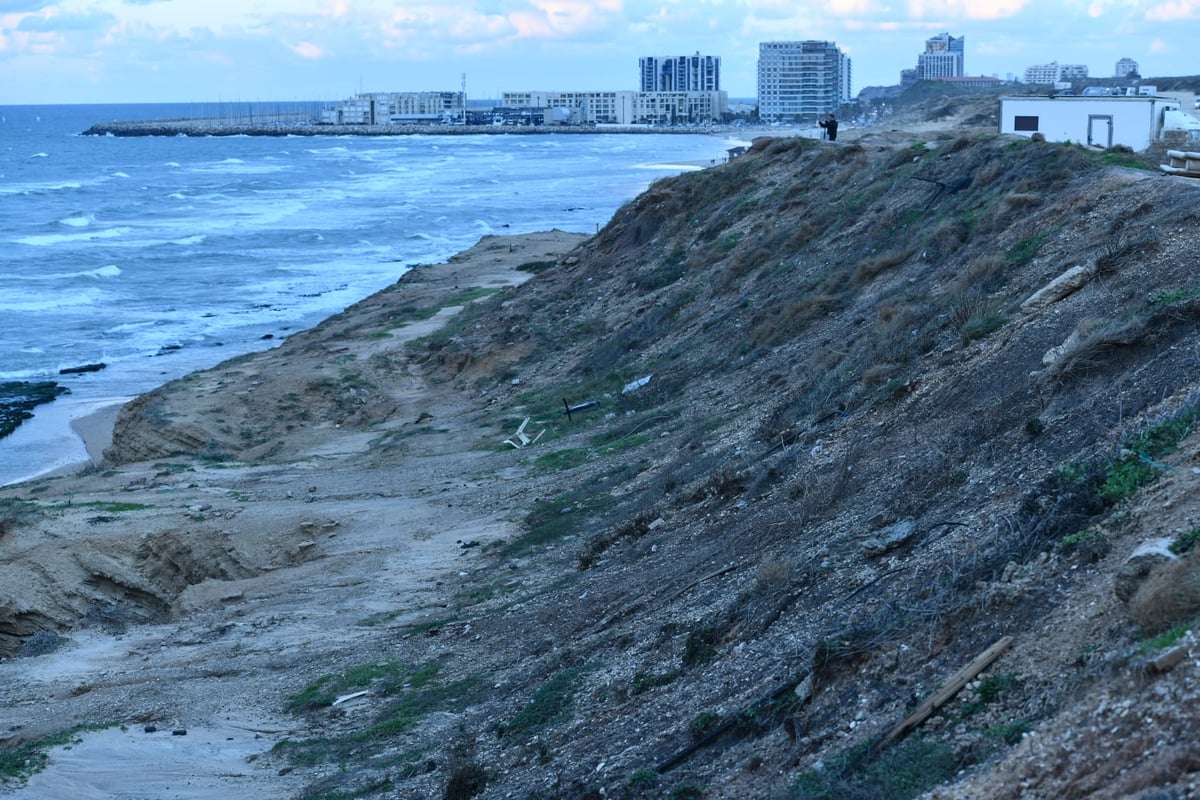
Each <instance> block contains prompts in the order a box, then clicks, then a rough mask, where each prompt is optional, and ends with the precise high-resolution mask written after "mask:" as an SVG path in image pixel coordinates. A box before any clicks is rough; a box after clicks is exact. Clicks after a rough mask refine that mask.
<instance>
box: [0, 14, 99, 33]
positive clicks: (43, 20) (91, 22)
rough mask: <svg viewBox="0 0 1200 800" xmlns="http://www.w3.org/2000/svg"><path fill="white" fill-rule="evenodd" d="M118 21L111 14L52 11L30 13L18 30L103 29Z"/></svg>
mask: <svg viewBox="0 0 1200 800" xmlns="http://www.w3.org/2000/svg"><path fill="white" fill-rule="evenodd" d="M115 21H116V17H114V16H112V15H111V14H105V13H94V14H64V13H61V12H58V11H50V12H47V13H45V14H29V15H28V16H25V17H23V18H22V19H21V21H20V22H19V23H18V24H17V30H18V31H27V32H30V33H59V32H67V31H102V30H104V29H105V28H107V27H108V26H109V25H111V24H113V23H114V22H115Z"/></svg>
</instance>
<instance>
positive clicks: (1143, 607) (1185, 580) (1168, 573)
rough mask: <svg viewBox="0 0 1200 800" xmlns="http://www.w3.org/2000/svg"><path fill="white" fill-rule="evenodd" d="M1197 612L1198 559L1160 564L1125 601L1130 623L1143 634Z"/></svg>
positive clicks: (1199, 602) (1199, 605)
mask: <svg viewBox="0 0 1200 800" xmlns="http://www.w3.org/2000/svg"><path fill="white" fill-rule="evenodd" d="M1198 612H1200V556H1197V555H1196V553H1195V551H1193V552H1192V553H1190V554H1188V556H1187V557H1186V558H1181V559H1179V560H1178V561H1169V562H1167V563H1165V564H1162V565H1161V566H1159V567H1158V568H1157V569H1155V570H1154V571H1153V572H1151V573H1150V576H1149V577H1148V578H1146V580H1145V581H1144V582H1143V583H1142V585H1141V587H1140V588H1139V589H1138V590H1137V593H1136V594H1134V596H1133V599H1132V600H1131V601H1130V602H1129V614H1130V616H1131V617H1132V618H1133V621H1134V622H1136V623H1137V624H1138V625H1140V626H1142V629H1143V630H1145V631H1146V632H1147V633H1158V632H1160V631H1165V630H1167V629H1168V628H1172V627H1174V626H1176V625H1179V624H1180V623H1183V622H1186V621H1187V620H1189V619H1191V618H1192V617H1194V616H1196V614H1197V613H1198Z"/></svg>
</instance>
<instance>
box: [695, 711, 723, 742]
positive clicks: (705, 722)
mask: <svg viewBox="0 0 1200 800" xmlns="http://www.w3.org/2000/svg"><path fill="white" fill-rule="evenodd" d="M720 722H721V715H720V714H718V713H716V712H715V711H701V712H700V713H699V714H697V715H696V716H695V718H694V719H693V720H692V724H691V725H689V726H688V730H689V731H690V732H691V734H692V738H693V739H695V740H696V741H699V740H701V739H703V738H704V737H705V735H706V734H707V733H708V732H709V731H711V730H712V729H713V728H715V727H717V725H718V724H719V723H720Z"/></svg>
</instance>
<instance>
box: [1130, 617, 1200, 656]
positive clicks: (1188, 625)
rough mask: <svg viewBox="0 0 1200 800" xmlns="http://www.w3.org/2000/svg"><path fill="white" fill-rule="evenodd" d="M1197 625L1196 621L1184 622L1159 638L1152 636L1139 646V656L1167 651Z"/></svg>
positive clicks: (1161, 634)
mask: <svg viewBox="0 0 1200 800" xmlns="http://www.w3.org/2000/svg"><path fill="white" fill-rule="evenodd" d="M1195 624H1196V621H1195V620H1190V621H1188V622H1182V623H1180V624H1179V625H1176V626H1175V627H1174V628H1171V629H1169V630H1165V631H1163V632H1162V633H1160V634H1158V635H1157V636H1152V637H1150V638H1149V639H1146V640H1145V641H1144V642H1142V643H1141V644H1140V645H1138V654H1139V655H1143V656H1148V655H1150V654H1151V653H1154V652H1156V651H1158V650H1165V649H1167V648H1168V647H1171V646H1173V645H1174V644H1175V643H1176V642H1178V641H1179V640H1180V639H1182V638H1183V637H1184V636H1186V635H1187V633H1188V631H1190V630H1191V629H1192V628H1193V627H1195Z"/></svg>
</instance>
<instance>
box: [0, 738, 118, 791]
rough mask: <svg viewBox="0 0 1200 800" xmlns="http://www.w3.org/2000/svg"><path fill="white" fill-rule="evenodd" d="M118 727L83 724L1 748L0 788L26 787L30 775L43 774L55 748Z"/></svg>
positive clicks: (75, 742) (78, 741)
mask: <svg viewBox="0 0 1200 800" xmlns="http://www.w3.org/2000/svg"><path fill="white" fill-rule="evenodd" d="M118 725H119V723H116V722H105V723H93V724H87V725H79V726H76V727H74V728H71V729H70V730H66V731H61V732H60V733H55V734H52V735H50V736H46V737H44V738H41V739H38V740H36V741H33V742H26V743H25V744H21V745H17V746H16V747H10V748H4V749H0V787H2V786H4V785H6V784H8V785H14V784H15V785H23V784H24V783H25V781H27V780H28V779H29V776H31V775H34V774H36V773H38V772H41V771H42V770H43V769H45V767H46V764H47V763H48V762H49V760H50V755H49V751H50V750H53V749H54V748H55V747H63V746H64V745H74V744H79V743H80V742H81V741H82V738H81V737H80V734H82V733H87V732H90V731H102V730H105V729H107V728H115V727H117V726H118Z"/></svg>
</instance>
